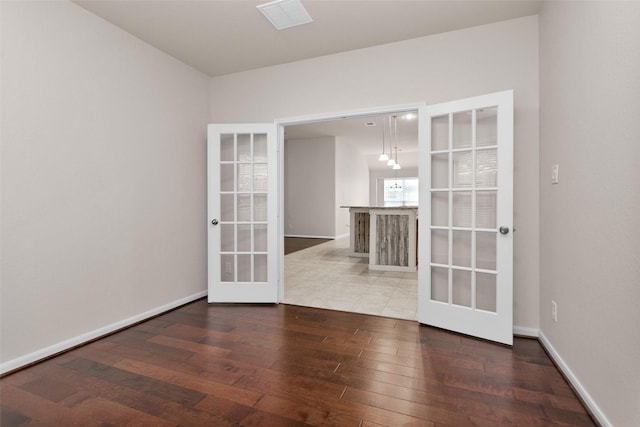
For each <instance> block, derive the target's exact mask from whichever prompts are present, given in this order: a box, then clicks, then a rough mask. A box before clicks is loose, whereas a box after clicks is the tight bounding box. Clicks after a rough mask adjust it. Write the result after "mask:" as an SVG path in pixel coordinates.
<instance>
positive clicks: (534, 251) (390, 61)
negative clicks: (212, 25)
mask: <svg viewBox="0 0 640 427" xmlns="http://www.w3.org/2000/svg"><path fill="white" fill-rule="evenodd" d="M504 89H514V91H515V165H514V168H515V207H514V209H515V213H514V215H515V228H516V229H517V233H516V234H515V235H514V239H515V243H514V247H515V254H514V256H515V264H514V270H515V279H514V280H515V282H514V295H515V298H514V322H515V324H516V325H518V326H521V327H525V328H532V330H535V331H537V328H538V327H539V314H540V307H539V296H540V288H539V273H540V269H539V256H540V251H539V246H538V234H539V198H538V192H539V181H538V178H539V177H538V175H539V174H538V148H539V147H538V18H537V16H532V17H527V18H521V19H515V20H511V21H504V22H500V23H496V24H491V25H486V26H481V27H476V28H470V29H465V30H461V31H453V32H449V33H444V34H438V35H434V36H429V37H421V38H416V39H412V40H407V41H403V42H398V43H391V44H388V45H383V46H377V47H373V48H369V49H361V50H355V51H351V52H345V53H341V54H337V55H328V56H323V57H319V58H314V59H310V60H305V61H299V62H294V63H290V64H284V65H280V66H274V67H269V68H263V69H260V70H253V71H247V72H242V73H236V74H231V75H227V76H222V77H216V78H213V79H211V93H212V97H211V120H212V122H220V123H223V122H260V121H266V122H270V121H273V120H274V119H283V118H284V119H286V118H290V117H298V116H305V115H314V114H324V113H335V112H342V111H349V110H351V111H353V110H360V109H364V108H371V107H384V106H392V105H398V104H407V103H414V102H421V101H424V100H427V101H428V102H430V103H436V102H442V101H449V100H453V99H458V98H464V97H469V96H474V95H480V94H484V93H490V92H496V91H500V90H504Z"/></svg>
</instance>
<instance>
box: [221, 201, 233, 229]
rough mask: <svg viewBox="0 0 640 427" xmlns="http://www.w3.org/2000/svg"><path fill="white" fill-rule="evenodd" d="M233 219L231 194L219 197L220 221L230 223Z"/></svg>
mask: <svg viewBox="0 0 640 427" xmlns="http://www.w3.org/2000/svg"><path fill="white" fill-rule="evenodd" d="M234 219H235V209H234V201H233V194H221V195H220V221H223V222H230V221H233V220H234Z"/></svg>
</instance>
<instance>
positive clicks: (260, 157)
mask: <svg viewBox="0 0 640 427" xmlns="http://www.w3.org/2000/svg"><path fill="white" fill-rule="evenodd" d="M253 161H254V162H266V161H267V135H266V134H255V135H253Z"/></svg>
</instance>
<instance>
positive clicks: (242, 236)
mask: <svg viewBox="0 0 640 427" xmlns="http://www.w3.org/2000/svg"><path fill="white" fill-rule="evenodd" d="M237 227H238V252H251V224H238V226H237Z"/></svg>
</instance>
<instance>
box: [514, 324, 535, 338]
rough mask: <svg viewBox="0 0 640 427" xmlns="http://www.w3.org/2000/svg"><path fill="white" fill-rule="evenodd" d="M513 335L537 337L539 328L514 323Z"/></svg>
mask: <svg viewBox="0 0 640 427" xmlns="http://www.w3.org/2000/svg"><path fill="white" fill-rule="evenodd" d="M513 335H517V336H519V337H526V338H538V337H539V336H540V329H537V328H527V327H524V326H515V325H514V326H513Z"/></svg>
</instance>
